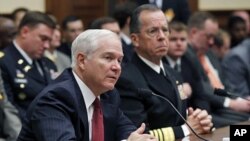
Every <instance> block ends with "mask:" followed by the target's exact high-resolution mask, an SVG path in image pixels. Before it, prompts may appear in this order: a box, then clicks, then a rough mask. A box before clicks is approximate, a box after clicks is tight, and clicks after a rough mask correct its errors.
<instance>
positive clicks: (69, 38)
mask: <svg viewBox="0 0 250 141" xmlns="http://www.w3.org/2000/svg"><path fill="white" fill-rule="evenodd" d="M83 30H84V24H83V22H82V20H81V19H80V18H79V17H76V16H73V15H70V16H67V17H66V18H65V19H64V20H63V22H62V40H63V42H62V44H61V45H60V47H59V48H57V49H58V50H59V51H61V52H62V53H64V54H66V55H67V56H69V58H71V43H72V42H73V40H74V39H75V38H76V37H77V36H78V35H79V34H80V33H81V32H83Z"/></svg>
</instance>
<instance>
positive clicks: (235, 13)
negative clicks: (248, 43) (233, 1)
mask: <svg viewBox="0 0 250 141" xmlns="http://www.w3.org/2000/svg"><path fill="white" fill-rule="evenodd" d="M231 15H232V16H239V17H241V18H242V19H244V20H245V22H246V26H247V33H248V35H250V16H249V13H248V12H247V11H245V10H236V11H233V13H232V14H231Z"/></svg>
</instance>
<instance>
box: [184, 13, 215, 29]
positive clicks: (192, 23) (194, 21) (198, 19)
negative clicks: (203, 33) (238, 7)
mask: <svg viewBox="0 0 250 141" xmlns="http://www.w3.org/2000/svg"><path fill="white" fill-rule="evenodd" d="M208 19H209V20H212V21H215V22H217V20H216V18H215V17H214V16H213V15H212V14H211V13H208V12H204V11H201V12H196V13H194V14H193V15H192V16H191V17H190V18H189V20H188V30H190V29H191V28H193V27H195V28H198V29H203V28H204V23H205V22H206V20H208Z"/></svg>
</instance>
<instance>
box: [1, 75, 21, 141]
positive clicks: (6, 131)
mask: <svg viewBox="0 0 250 141" xmlns="http://www.w3.org/2000/svg"><path fill="white" fill-rule="evenodd" d="M0 73H1V71H0ZM21 126H22V125H21V120H20V119H19V117H18V111H17V109H16V108H15V107H14V106H13V105H12V104H11V103H10V102H9V101H8V98H7V96H6V93H5V90H4V87H3V81H2V77H1V76H0V141H16V139H17V136H18V134H19V132H20V130H21Z"/></svg>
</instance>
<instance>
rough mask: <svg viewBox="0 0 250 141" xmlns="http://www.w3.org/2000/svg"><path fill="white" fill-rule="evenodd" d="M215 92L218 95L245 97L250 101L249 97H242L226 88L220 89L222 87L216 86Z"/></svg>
mask: <svg viewBox="0 0 250 141" xmlns="http://www.w3.org/2000/svg"><path fill="white" fill-rule="evenodd" d="M214 94H216V95H218V96H227V97H240V98H242V99H245V100H247V101H250V99H247V98H244V97H241V96H238V95H235V94H233V93H231V92H228V91H226V90H224V89H220V88H215V89H214Z"/></svg>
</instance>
